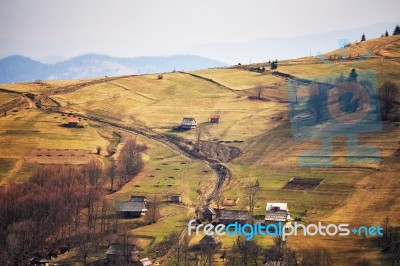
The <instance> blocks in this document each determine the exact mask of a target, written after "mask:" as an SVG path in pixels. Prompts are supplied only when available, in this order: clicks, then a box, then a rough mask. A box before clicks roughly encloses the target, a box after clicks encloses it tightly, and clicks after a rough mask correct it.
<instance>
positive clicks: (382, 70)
mask: <svg viewBox="0 0 400 266" xmlns="http://www.w3.org/2000/svg"><path fill="white" fill-rule="evenodd" d="M399 43H400V38H399V37H396V36H394V37H388V38H387V39H385V38H380V39H376V40H370V41H366V42H363V43H361V44H359V45H358V44H353V45H351V46H350V47H349V48H348V50H347V52H348V53H349V54H350V53H351V54H352V55H353V54H354V56H355V54H356V53H357V54H358V53H360V54H361V53H363V51H365V50H366V49H371V50H372V51H373V53H374V57H373V58H369V59H366V60H363V61H360V62H359V63H358V62H357V60H353V59H351V60H350V59H349V60H345V62H344V63H343V64H342V63H341V62H337V61H335V62H330V63H328V64H326V63H323V62H319V61H318V60H317V59H315V58H302V59H298V60H292V61H291V60H286V61H282V62H279V67H278V69H277V71H279V72H281V73H285V74H290V75H293V76H296V77H301V78H313V77H320V79H319V81H326V80H325V79H324V78H326V77H331V78H332V77H338V76H339V75H340V73H343V74H344V75H346V76H347V75H348V73H349V72H350V70H351V68H353V67H355V68H356V69H357V71H359V72H360V73H362V71H363V70H367V69H372V70H374V71H375V72H376V75H377V80H378V84H382V83H383V81H385V80H392V81H394V82H395V83H397V84H398V85H400V74H399V73H400V62H399V60H398V57H399V48H400V47H399ZM337 52H338V51H333V52H332V53H329V54H327V55H326V56H327V57H329V56H330V55H334V54H335V53H337ZM385 57H386V58H385ZM260 65H262V64H260ZM191 73H193V74H196V75H199V76H201V77H204V78H208V79H212V80H214V81H216V82H218V83H220V84H222V85H224V86H226V87H228V89H227V88H224V87H222V86H218V85H217V84H215V83H212V82H209V81H207V80H204V79H202V78H198V77H194V76H192V75H189V74H188V73H167V74H163V79H160V80H159V79H158V78H157V75H142V76H130V77H121V78H117V79H114V80H105V81H100V82H98V83H96V84H91V85H88V86H84V87H82V88H79V89H77V90H75V91H73V92H69V93H62V94H56V95H52V96H51V98H52V99H54V100H55V101H57V102H58V103H60V105H61V107H60V111H61V112H66V113H77V114H82V115H86V116H89V117H92V118H100V119H102V120H104V121H107V122H111V123H115V124H118V125H122V126H125V127H137V128H141V129H143V130H147V132H153V133H157V134H159V135H168V136H179V137H181V138H185V139H188V140H191V141H193V140H194V139H195V134H194V133H193V130H189V131H184V132H182V131H174V130H173V128H174V127H176V126H179V124H180V122H181V120H182V118H183V117H193V118H195V119H196V121H197V123H198V124H201V125H204V126H205V127H206V128H207V129H208V131H209V133H208V134H207V135H206V136H204V139H205V140H208V141H212V142H219V143H222V144H224V145H228V146H235V147H238V148H240V151H241V154H240V156H239V157H237V158H235V159H233V160H231V161H230V162H228V163H224V165H225V166H226V167H228V168H229V170H230V172H231V177H230V179H229V180H228V182H227V183H226V184H225V186H224V187H223V189H222V194H223V197H236V198H237V197H238V198H240V200H239V202H238V205H237V206H235V207H233V208H234V209H246V208H247V206H248V204H247V195H246V193H245V189H244V188H245V187H248V186H249V185H252V184H254V183H255V182H256V181H257V180H258V181H259V185H260V192H259V194H260V196H259V200H258V202H257V204H256V208H255V214H256V215H259V217H262V216H263V215H265V207H266V203H267V202H286V203H288V206H289V209H290V212H291V215H292V217H293V218H295V217H301V218H302V221H303V222H305V223H316V222H318V221H322V222H326V223H340V222H346V223H349V224H351V225H354V226H359V225H368V226H369V225H378V224H381V223H382V221H383V219H384V218H385V217H386V216H388V217H391V218H392V224H393V225H394V226H400V220H399V218H398V213H400V197H399V192H398V191H399V188H400V187H399V185H398V179H399V178H400V174H399V173H400V168H399V160H400V159H399V156H398V153H399V149H400V122H398V121H399V120H398V117H399V116H398V115H399V108H398V106H397V107H396V108H395V116H393V117H394V118H393V120H392V121H388V122H384V123H383V128H382V130H380V131H378V132H373V133H363V134H359V135H358V141H359V144H369V145H371V146H373V147H375V148H377V149H379V151H380V157H381V162H380V163H368V162H365V161H361V162H358V163H356V164H350V163H348V162H347V155H348V154H347V152H348V151H347V143H346V140H347V138H346V136H338V137H334V138H333V139H332V153H331V155H332V158H333V167H327V168H302V167H300V166H299V158H300V156H301V154H302V153H303V152H304V151H307V150H313V149H321V141H320V140H319V139H312V140H294V139H293V134H295V132H292V128H291V126H290V121H289V110H288V102H287V99H286V97H287V96H286V81H285V78H283V77H282V76H277V75H273V74H272V72H271V71H267V73H266V74H260V73H255V72H250V71H246V70H243V69H231V68H226V69H207V70H198V71H193V72H191ZM360 78H362V75H361V76H360ZM85 81H86V80H85ZM75 82H76V83H75ZM79 82H83V81H49V82H48V84H50V85H51V86H54V87H63V86H67V85H72V84H78V83H79ZM257 82H261V83H262V84H263V85H264V87H265V88H264V91H263V97H264V99H263V100H254V99H251V98H249V97H248V96H250V95H254V86H255V84H256V83H257ZM2 87H4V88H7V89H13V90H16V91H21V92H33V93H41V92H42V91H41V90H43V88H42V87H40V85H39V84H36V83H24V84H10V85H4V86H2ZM231 89H232V90H231ZM0 95H3V93H1V94H0ZM7 97H8V98H7ZM10 97H11V95H9V94H4V97H3V98H1V99H0V104H2V103H4V102H6V101H7V99H11V98H10ZM398 97H400V95H398ZM213 114H219V115H220V116H221V120H220V123H219V124H218V125H211V124H210V123H208V121H209V118H210V116H211V115H213ZM277 116H279V117H280V118H279V119H275V117H277ZM396 116H397V118H396ZM66 119H67V116H66V115H64V116H63V115H61V114H60V113H55V112H54V113H45V112H41V111H40V110H38V109H35V108H30V109H21V110H19V111H18V112H13V113H12V114H9V115H7V116H5V117H0V134H1V138H0V139H1V141H0V182H1V183H2V184H7V183H8V182H11V181H23V180H24V179H25V178H27V177H28V176H29V174H30V173H31V171H32V169H34V167H37V164H39V163H42V164H46V163H51V159H49V158H47V157H52V156H54V157H57V160H54V161H53V163H57V164H62V163H65V164H77V162H75V161H74V160H73V159H71V158H70V157H71V155H70V154H71V153H73V152H74V151H73V150H79V152H76V154H79V155H84V156H83V157H85V156H90V157H94V158H99V159H104V161H106V160H105V158H104V155H105V152H104V149H103V153H102V154H100V155H96V154H94V153H95V151H96V147H97V146H101V147H103V148H105V147H107V145H109V144H110V142H112V134H113V131H119V129H117V128H115V127H111V126H110V125H106V124H105V123H97V122H92V121H85V120H81V122H82V124H83V125H84V128H66V127H62V126H60V125H62V124H63V123H65V122H66ZM395 120H397V121H395ZM120 133H121V132H120ZM123 134H126V136H128V135H130V136H132V137H137V141H138V142H139V143H142V144H146V145H147V146H148V149H147V150H146V151H145V152H144V154H143V158H144V161H145V166H144V169H143V171H142V172H141V173H139V174H138V175H137V176H136V177H135V178H134V179H133V180H131V181H130V182H128V183H127V184H126V185H125V186H123V187H122V188H121V189H120V190H118V191H117V192H115V193H113V194H110V195H108V196H107V199H108V200H109V201H110V202H112V203H114V202H115V201H118V200H128V199H129V198H130V196H131V195H139V194H140V195H146V196H148V197H150V198H151V197H152V196H154V195H158V196H161V197H165V195H167V194H168V193H169V194H172V193H180V194H182V197H183V204H181V205H167V204H163V207H162V216H163V218H162V219H161V220H160V221H159V222H157V223H155V224H152V225H146V226H140V225H142V224H141V223H142V222H143V218H140V219H137V220H134V219H133V220H132V219H122V220H121V224H122V226H123V227H124V228H126V229H128V230H129V231H130V232H133V233H134V234H135V235H138V236H139V238H140V241H141V243H142V247H143V249H144V254H146V255H149V256H154V255H155V254H152V253H151V252H149V248H150V247H151V246H152V245H153V244H154V243H158V242H159V241H161V240H162V238H163V237H164V236H166V235H167V234H168V233H170V232H171V231H174V230H181V228H182V225H183V223H184V221H185V220H186V219H188V218H192V217H193V215H194V210H195V207H196V205H197V204H198V200H199V197H200V194H201V193H204V192H206V190H209V189H210V187H209V184H212V183H213V182H214V181H215V180H216V179H217V177H216V175H215V173H213V172H212V170H211V169H210V167H209V165H208V164H207V163H205V162H204V161H200V160H193V159H191V158H188V157H186V156H185V155H184V154H181V153H179V152H178V151H176V150H174V149H172V148H171V147H169V146H167V145H165V144H163V143H160V142H159V141H156V140H154V139H150V138H148V137H146V136H143V135H138V136H136V135H135V134H133V133H129V134H128V133H126V132H124V133H123ZM126 136H125V135H124V138H125V137H126ZM117 144H118V143H117ZM121 146H122V144H121V143H119V144H118V149H120V148H121ZM90 153H91V154H90ZM48 154H49V155H50V156H47V155H48ZM60 154H62V156H60ZM38 155H41V156H38ZM117 155H118V153H117V154H116V155H115V157H116V156H117ZM44 156H46V158H39V157H44ZM60 157H69V158H68V160H66V161H65V162H61V160H62V159H61V158H60ZM85 158H86V157H85ZM88 158H89V157H87V159H88ZM66 159H67V158H66ZM292 177H303V178H311V179H315V178H318V179H323V182H322V183H321V184H320V185H319V186H318V187H316V188H315V189H312V190H288V189H283V187H284V186H285V184H286V183H287V182H288V180H289V179H290V178H292ZM149 239H151V241H150V240H149ZM153 240H154V242H153ZM199 240H200V237H199V236H198V237H194V238H192V239H191V242H190V243H191V245H195V244H196V243H198V241H199ZM221 240H222V242H223V245H222V246H223V249H229V248H231V247H232V238H230V237H223V238H222V239H221ZM257 241H259V243H261V244H262V245H264V246H268V245H272V239H271V238H257ZM287 244H288V246H289V247H293V248H295V249H299V248H304V247H310V248H312V247H326V248H328V249H329V250H330V252H332V254H333V256H334V258H335V261H336V264H335V265H357V263H360V261H361V260H362V258H363V257H365V258H367V259H369V260H371V261H373V262H374V265H387V263H388V258H387V257H385V256H384V255H382V254H381V253H380V251H379V249H378V248H376V247H374V246H372V244H371V241H363V240H362V238H361V237H355V236H352V237H348V238H345V239H342V238H338V237H330V238H327V237H290V238H289V239H288V242H287ZM217 257H218V258H217ZM216 260H218V264H219V265H223V262H221V260H220V259H219V256H216ZM64 261H68V258H64Z"/></svg>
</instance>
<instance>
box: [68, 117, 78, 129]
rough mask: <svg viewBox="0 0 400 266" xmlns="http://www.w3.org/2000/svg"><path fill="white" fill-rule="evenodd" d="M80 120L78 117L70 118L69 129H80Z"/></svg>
mask: <svg viewBox="0 0 400 266" xmlns="http://www.w3.org/2000/svg"><path fill="white" fill-rule="evenodd" d="M78 123H79V119H78V118H77V117H69V118H68V126H69V127H78Z"/></svg>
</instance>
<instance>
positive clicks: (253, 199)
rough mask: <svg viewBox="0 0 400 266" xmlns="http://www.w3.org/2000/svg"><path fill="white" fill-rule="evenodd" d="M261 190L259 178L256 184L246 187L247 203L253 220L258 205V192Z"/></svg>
mask: <svg viewBox="0 0 400 266" xmlns="http://www.w3.org/2000/svg"><path fill="white" fill-rule="evenodd" d="M259 191H260V184H259V182H258V180H257V181H256V182H255V184H254V185H252V186H249V187H247V188H246V194H247V203H248V205H249V212H250V220H251V222H253V219H254V207H255V206H256V204H257V201H258V192H259Z"/></svg>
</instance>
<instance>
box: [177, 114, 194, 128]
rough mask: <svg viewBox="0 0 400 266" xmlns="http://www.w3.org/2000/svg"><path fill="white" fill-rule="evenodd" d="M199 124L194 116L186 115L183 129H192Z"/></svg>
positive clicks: (182, 123) (182, 124)
mask: <svg viewBox="0 0 400 266" xmlns="http://www.w3.org/2000/svg"><path fill="white" fill-rule="evenodd" d="M196 126H197V123H196V120H195V119H194V118H192V117H184V118H183V119H182V122H181V126H180V128H181V129H192V128H195V127H196Z"/></svg>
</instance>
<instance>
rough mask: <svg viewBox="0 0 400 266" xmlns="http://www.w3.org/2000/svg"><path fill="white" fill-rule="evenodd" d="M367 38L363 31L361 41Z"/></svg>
mask: <svg viewBox="0 0 400 266" xmlns="http://www.w3.org/2000/svg"><path fill="white" fill-rule="evenodd" d="M365 40H366V38H365V34H364V33H363V35H361V41H362V42H363V41H365Z"/></svg>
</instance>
